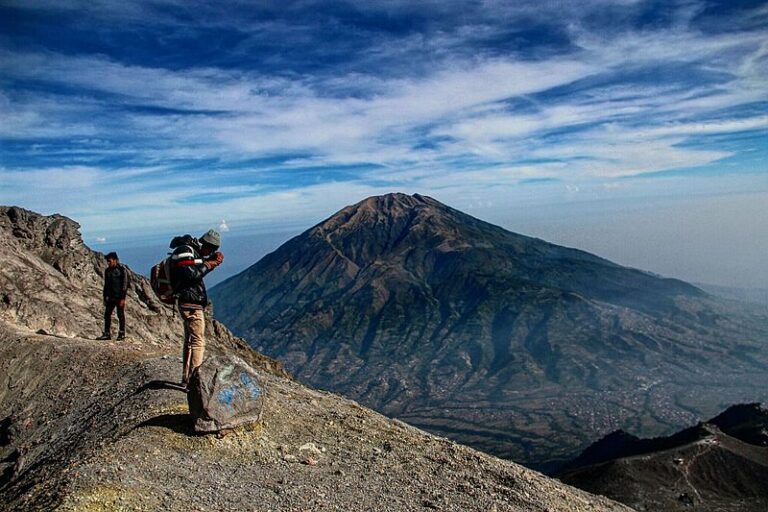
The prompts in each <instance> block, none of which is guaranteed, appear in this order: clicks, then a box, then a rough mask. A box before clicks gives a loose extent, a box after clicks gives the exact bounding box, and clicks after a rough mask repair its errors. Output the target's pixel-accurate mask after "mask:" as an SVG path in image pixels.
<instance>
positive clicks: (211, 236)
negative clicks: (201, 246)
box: [200, 229, 221, 247]
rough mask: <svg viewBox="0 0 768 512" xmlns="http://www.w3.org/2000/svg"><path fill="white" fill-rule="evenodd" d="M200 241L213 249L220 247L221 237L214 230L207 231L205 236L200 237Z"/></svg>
mask: <svg viewBox="0 0 768 512" xmlns="http://www.w3.org/2000/svg"><path fill="white" fill-rule="evenodd" d="M200 241H201V242H203V243H206V244H208V245H212V246H214V247H221V235H219V232H218V231H216V230H215V229H209V230H208V232H207V233H206V234H204V235H203V236H201V237H200Z"/></svg>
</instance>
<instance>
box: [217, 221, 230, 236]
mask: <svg viewBox="0 0 768 512" xmlns="http://www.w3.org/2000/svg"><path fill="white" fill-rule="evenodd" d="M219 231H223V232H225V233H226V232H228V231H229V226H228V225H227V221H226V220H222V221H221V222H220V223H219Z"/></svg>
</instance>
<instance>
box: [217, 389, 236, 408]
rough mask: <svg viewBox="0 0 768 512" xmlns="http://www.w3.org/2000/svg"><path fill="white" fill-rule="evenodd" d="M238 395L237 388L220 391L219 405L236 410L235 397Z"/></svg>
mask: <svg viewBox="0 0 768 512" xmlns="http://www.w3.org/2000/svg"><path fill="white" fill-rule="evenodd" d="M236 395H237V391H236V390H235V388H232V387H230V388H224V389H222V390H221V391H219V403H220V404H222V405H226V406H227V407H228V408H229V409H232V410H234V409H235V396H236Z"/></svg>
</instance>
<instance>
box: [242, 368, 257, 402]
mask: <svg viewBox="0 0 768 512" xmlns="http://www.w3.org/2000/svg"><path fill="white" fill-rule="evenodd" d="M240 382H242V383H243V386H245V388H246V389H247V390H248V392H249V393H250V394H251V400H255V399H257V398H259V395H261V388H260V387H259V385H258V384H256V383H255V382H254V381H253V379H252V378H251V376H250V375H248V374H247V373H245V372H241V373H240Z"/></svg>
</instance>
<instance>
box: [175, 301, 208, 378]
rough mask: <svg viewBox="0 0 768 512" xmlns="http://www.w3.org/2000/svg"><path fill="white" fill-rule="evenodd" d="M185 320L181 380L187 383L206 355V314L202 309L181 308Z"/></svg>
mask: <svg viewBox="0 0 768 512" xmlns="http://www.w3.org/2000/svg"><path fill="white" fill-rule="evenodd" d="M180 311H181V318H182V319H183V320H184V353H183V361H184V369H183V371H182V375H181V382H183V383H184V384H187V383H188V382H189V377H190V376H191V375H192V372H193V371H194V369H195V368H197V367H198V366H200V365H201V364H203V356H204V355H205V314H204V313H203V310H202V309H180Z"/></svg>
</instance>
